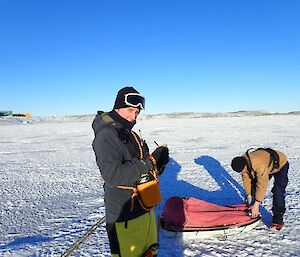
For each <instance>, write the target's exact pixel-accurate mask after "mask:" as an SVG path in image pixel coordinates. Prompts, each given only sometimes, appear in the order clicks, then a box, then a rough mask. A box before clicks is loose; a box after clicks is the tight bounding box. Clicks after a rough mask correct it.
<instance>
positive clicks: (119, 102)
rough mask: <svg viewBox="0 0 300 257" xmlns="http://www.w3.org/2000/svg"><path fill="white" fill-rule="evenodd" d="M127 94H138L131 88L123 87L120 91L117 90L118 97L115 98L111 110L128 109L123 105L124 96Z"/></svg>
mask: <svg viewBox="0 0 300 257" xmlns="http://www.w3.org/2000/svg"><path fill="white" fill-rule="evenodd" d="M128 93H137V94H139V92H138V91H137V90H135V89H134V88H133V87H123V88H122V89H120V90H119V92H118V95H117V97H116V101H115V105H114V108H113V109H120V108H126V107H129V105H127V104H126V103H125V95H126V94H128Z"/></svg>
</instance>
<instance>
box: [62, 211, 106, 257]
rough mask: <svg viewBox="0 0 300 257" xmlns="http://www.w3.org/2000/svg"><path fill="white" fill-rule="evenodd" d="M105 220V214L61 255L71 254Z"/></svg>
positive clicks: (63, 256) (65, 256) (64, 256)
mask: <svg viewBox="0 0 300 257" xmlns="http://www.w3.org/2000/svg"><path fill="white" fill-rule="evenodd" d="M104 222H105V216H104V217H103V218H101V219H100V220H98V221H97V222H96V223H95V224H94V225H93V226H92V227H91V228H90V229H89V230H88V231H87V232H85V233H84V235H83V236H81V237H80V238H79V239H78V240H77V241H75V242H74V243H73V244H72V245H71V246H70V247H69V248H68V249H67V250H66V251H65V252H64V253H63V254H62V255H61V257H67V256H70V254H71V253H72V252H73V251H74V250H75V249H77V248H78V247H79V245H80V244H82V243H83V242H84V241H85V240H86V239H87V238H88V237H89V236H90V235H91V234H92V233H93V232H94V231H95V230H96V229H97V228H98V227H99V226H100V225H101V224H103V223H104Z"/></svg>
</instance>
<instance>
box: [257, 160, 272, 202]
mask: <svg viewBox="0 0 300 257" xmlns="http://www.w3.org/2000/svg"><path fill="white" fill-rule="evenodd" d="M255 172H256V179H257V181H256V190H255V200H257V201H259V202H262V201H263V200H264V197H265V195H266V193H267V189H268V185H269V170H268V168H267V166H266V165H262V166H261V167H259V168H257V169H256V171H255Z"/></svg>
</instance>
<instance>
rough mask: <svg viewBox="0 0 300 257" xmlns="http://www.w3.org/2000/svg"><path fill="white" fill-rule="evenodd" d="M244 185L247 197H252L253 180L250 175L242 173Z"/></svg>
mask: <svg viewBox="0 0 300 257" xmlns="http://www.w3.org/2000/svg"><path fill="white" fill-rule="evenodd" d="M242 178H243V184H244V188H245V191H246V194H247V195H251V178H250V176H249V174H248V173H246V172H243V173H242Z"/></svg>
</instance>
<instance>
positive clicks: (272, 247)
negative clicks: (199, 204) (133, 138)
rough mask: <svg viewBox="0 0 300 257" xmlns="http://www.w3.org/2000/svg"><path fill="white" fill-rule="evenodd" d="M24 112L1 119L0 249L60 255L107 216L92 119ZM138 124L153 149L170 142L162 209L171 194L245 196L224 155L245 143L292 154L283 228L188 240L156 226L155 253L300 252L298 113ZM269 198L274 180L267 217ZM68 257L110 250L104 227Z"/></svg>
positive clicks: (228, 199)
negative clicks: (15, 117)
mask: <svg viewBox="0 0 300 257" xmlns="http://www.w3.org/2000/svg"><path fill="white" fill-rule="evenodd" d="M19 121H21V122H19ZM23 121H25V122H24V123H23ZM26 121H27V120H26V119H23V120H20V119H19V120H14V121H13V122H11V121H10V120H9V119H3V120H0V179H1V184H0V194H1V199H0V206H1V218H0V256H59V255H61V254H62V253H63V252H64V251H65V250H66V249H67V248H68V246H70V245H71V244H72V243H73V242H74V241H76V240H77V239H78V238H79V237H80V236H81V235H82V234H84V233H85V232H86V230H87V229H88V228H90V227H91V226H92V225H93V224H94V223H95V222H96V221H97V220H98V219H100V218H101V217H103V216H104V215H105V213H104V203H103V189H102V182H101V180H100V176H99V170H98V168H97V166H96V163H95V157H94V153H93V150H92V147H91V143H92V140H93V131H92V129H91V119H87V120H86V119H85V120H83V121H78V120H77V121H76V119H75V120H73V121H70V120H66V121H64V120H55V119H31V120H28V123H26ZM139 128H140V129H141V130H142V134H143V137H144V139H146V140H147V142H148V144H149V147H150V149H151V150H154V148H155V144H154V143H153V141H154V140H155V141H156V142H158V143H159V144H164V143H167V144H168V146H169V148H170V156H171V161H170V163H169V164H168V166H167V168H166V170H165V172H164V174H163V175H162V176H161V180H160V182H161V189H162V194H163V202H162V203H161V205H160V206H159V209H160V212H162V210H163V205H164V202H165V200H166V199H168V198H169V197H171V196H174V195H179V196H193V197H196V198H199V199H202V200H206V201H210V202H213V203H218V204H236V203H241V202H242V197H243V194H244V191H243V188H242V182H241V178H240V175H239V174H237V173H235V172H233V171H232V170H231V168H230V162H231V159H232V158H233V157H234V156H236V155H239V154H241V153H243V152H244V151H245V150H247V149H248V148H250V147H262V146H263V147H266V146H270V147H273V148H275V149H280V150H282V151H283V152H285V153H286V154H287V156H288V157H289V162H290V171H289V178H290V183H289V185H288V188H287V197H286V200H287V212H286V215H285V223H286V228H285V229H284V230H282V231H280V232H272V231H270V230H268V229H267V228H266V226H265V225H264V224H263V223H262V224H261V225H259V227H257V228H256V229H254V230H251V231H250V232H249V233H247V234H240V235H236V236H230V237H225V236H224V237H222V238H210V239H201V240H190V241H188V242H182V241H180V240H176V239H173V238H167V237H166V236H165V235H164V234H161V238H160V245H161V248H160V252H159V256H163V257H169V256H172V257H177V256H178V257H179V256H216V257H219V256H266V257H271V256H272V257H274V256H300V247H299V241H300V218H299V215H300V203H299V195H300V182H299V181H300V180H299V179H300V175H299V173H300V172H299V171H300V157H299V151H300V140H299V139H300V116H299V115H298V116H297V115H284V116H281V115H279V116H276V115H272V116H245V117H215V118H199V117H197V118H193V117H186V118H184V119H177V118H169V117H167V116H165V117H160V118H154V117H153V118H151V117H150V118H143V119H141V120H139V121H138V123H137V125H136V126H135V130H136V131H137V130H138V129H139ZM272 182H273V181H271V183H272ZM271 207H272V193H271V185H270V186H269V189H268V193H267V196H266V198H265V200H264V202H263V206H262V208H261V213H262V216H263V220H264V222H266V223H269V222H270V221H271V213H270V210H271ZM72 256H110V254H109V246H108V240H107V237H106V232H105V229H104V226H102V227H100V228H98V229H97V231H96V232H95V233H93V234H92V235H91V236H90V237H89V239H88V241H86V242H85V243H83V244H82V245H81V246H80V247H79V249H77V250H75V252H74V253H73V255H72Z"/></svg>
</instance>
